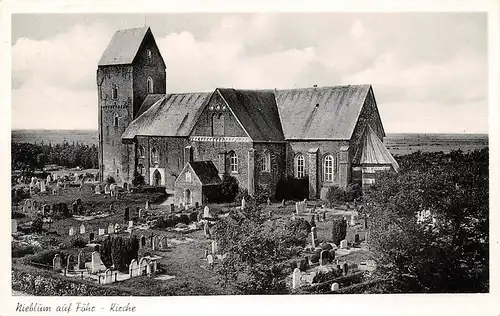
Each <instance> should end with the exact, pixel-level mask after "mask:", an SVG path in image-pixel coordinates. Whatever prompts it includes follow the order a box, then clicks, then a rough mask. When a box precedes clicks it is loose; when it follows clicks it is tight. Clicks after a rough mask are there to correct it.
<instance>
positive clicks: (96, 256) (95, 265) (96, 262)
mask: <svg viewBox="0 0 500 316" xmlns="http://www.w3.org/2000/svg"><path fill="white" fill-rule="evenodd" d="M100 268H101V254H100V253H99V252H98V251H94V252H92V262H91V267H90V271H91V273H92V274H94V273H97V272H98V271H99V269H100Z"/></svg>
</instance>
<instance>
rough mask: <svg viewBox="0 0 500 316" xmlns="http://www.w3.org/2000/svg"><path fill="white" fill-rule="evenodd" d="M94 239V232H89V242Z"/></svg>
mask: <svg viewBox="0 0 500 316" xmlns="http://www.w3.org/2000/svg"><path fill="white" fill-rule="evenodd" d="M93 241H94V233H90V234H89V243H90V242H93Z"/></svg>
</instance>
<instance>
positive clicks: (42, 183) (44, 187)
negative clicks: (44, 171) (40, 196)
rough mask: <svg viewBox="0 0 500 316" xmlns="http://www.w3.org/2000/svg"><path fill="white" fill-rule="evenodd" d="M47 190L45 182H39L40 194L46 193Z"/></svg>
mask: <svg viewBox="0 0 500 316" xmlns="http://www.w3.org/2000/svg"><path fill="white" fill-rule="evenodd" d="M46 191H47V188H46V186H45V181H40V192H46Z"/></svg>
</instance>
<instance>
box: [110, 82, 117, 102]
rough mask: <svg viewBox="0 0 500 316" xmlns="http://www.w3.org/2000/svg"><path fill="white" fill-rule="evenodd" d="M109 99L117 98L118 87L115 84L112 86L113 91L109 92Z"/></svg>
mask: <svg viewBox="0 0 500 316" xmlns="http://www.w3.org/2000/svg"><path fill="white" fill-rule="evenodd" d="M111 98H112V99H117V98H118V85H117V84H116V83H115V84H113V89H112V90H111Z"/></svg>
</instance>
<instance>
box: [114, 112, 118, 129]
mask: <svg viewBox="0 0 500 316" xmlns="http://www.w3.org/2000/svg"><path fill="white" fill-rule="evenodd" d="M114 126H115V127H118V114H115V121H114Z"/></svg>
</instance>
